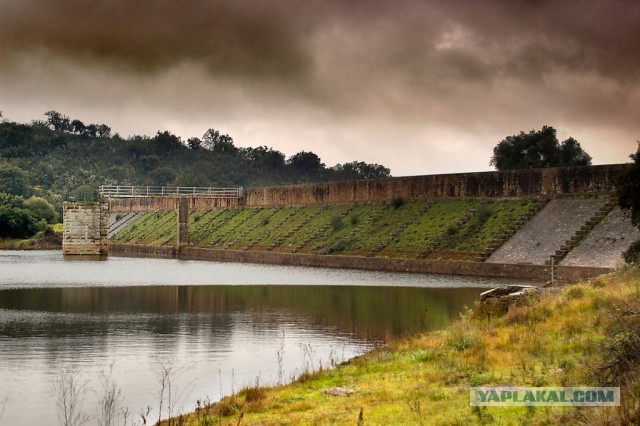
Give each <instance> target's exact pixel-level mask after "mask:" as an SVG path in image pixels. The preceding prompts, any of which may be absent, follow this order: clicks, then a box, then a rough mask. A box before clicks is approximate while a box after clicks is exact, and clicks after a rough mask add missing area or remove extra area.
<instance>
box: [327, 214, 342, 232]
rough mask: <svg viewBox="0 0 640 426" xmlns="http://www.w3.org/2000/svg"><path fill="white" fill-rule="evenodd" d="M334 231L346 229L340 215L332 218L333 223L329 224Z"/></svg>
mask: <svg viewBox="0 0 640 426" xmlns="http://www.w3.org/2000/svg"><path fill="white" fill-rule="evenodd" d="M329 223H330V224H331V227H332V228H333V230H334V231H339V230H341V229H342V228H343V227H344V222H343V221H342V217H340V216H339V215H333V216H331V221H330V222H329Z"/></svg>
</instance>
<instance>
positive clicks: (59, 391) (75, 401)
mask: <svg viewBox="0 0 640 426" xmlns="http://www.w3.org/2000/svg"><path fill="white" fill-rule="evenodd" d="M53 388H54V391H55V394H56V397H57V402H58V420H59V421H60V424H61V425H63V426H79V425H83V424H85V423H88V422H89V421H90V420H91V417H90V416H89V415H88V414H87V413H85V412H84V411H82V403H83V401H84V396H85V394H86V391H87V382H81V381H80V374H79V373H78V371H77V370H73V369H70V368H69V369H65V370H63V371H62V372H61V373H60V374H59V375H58V376H56V378H55V380H54V383H53Z"/></svg>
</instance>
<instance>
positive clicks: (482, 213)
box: [476, 204, 491, 225]
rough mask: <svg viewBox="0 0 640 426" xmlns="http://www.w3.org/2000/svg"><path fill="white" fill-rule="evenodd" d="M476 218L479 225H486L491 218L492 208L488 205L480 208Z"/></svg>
mask: <svg viewBox="0 0 640 426" xmlns="http://www.w3.org/2000/svg"><path fill="white" fill-rule="evenodd" d="M476 217H477V218H478V223H479V224H480V225H482V224H484V223H485V222H486V221H487V220H488V219H489V218H490V217H491V208H490V207H489V206H488V205H486V204H482V205H481V206H480V207H478V211H477V212H476Z"/></svg>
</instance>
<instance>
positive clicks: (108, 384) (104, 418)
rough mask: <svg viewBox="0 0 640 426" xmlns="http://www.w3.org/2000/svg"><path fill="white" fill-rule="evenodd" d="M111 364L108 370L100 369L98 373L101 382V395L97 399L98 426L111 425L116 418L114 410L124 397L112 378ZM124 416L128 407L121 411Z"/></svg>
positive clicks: (126, 414)
mask: <svg viewBox="0 0 640 426" xmlns="http://www.w3.org/2000/svg"><path fill="white" fill-rule="evenodd" d="M112 374H113V364H111V365H110V366H109V370H108V371H106V372H105V371H102V372H101V373H100V383H101V384H102V389H103V395H102V398H101V399H100V400H99V401H98V412H99V417H98V424H99V425H100V426H111V425H113V424H114V423H115V420H116V410H117V408H118V405H119V404H121V403H122V401H123V400H124V397H123V396H122V390H121V389H120V388H118V386H117V384H116V382H114V381H113V379H112ZM123 414H124V417H125V422H124V423H125V424H126V423H127V422H126V418H127V417H128V409H127V410H125V411H123Z"/></svg>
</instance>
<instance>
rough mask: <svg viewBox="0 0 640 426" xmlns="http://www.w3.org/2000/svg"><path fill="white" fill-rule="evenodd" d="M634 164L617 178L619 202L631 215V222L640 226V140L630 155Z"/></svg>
mask: <svg viewBox="0 0 640 426" xmlns="http://www.w3.org/2000/svg"><path fill="white" fill-rule="evenodd" d="M629 157H630V158H631V159H632V160H633V165H632V166H631V167H630V168H629V170H628V171H627V172H625V173H623V174H622V175H621V176H619V177H618V178H617V179H616V186H617V192H618V204H619V205H620V208H622V209H624V210H627V211H628V212H629V214H630V215H631V222H632V223H633V224H634V225H635V226H637V227H639V228H640V142H638V149H637V151H636V152H635V154H631V155H630V156H629Z"/></svg>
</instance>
